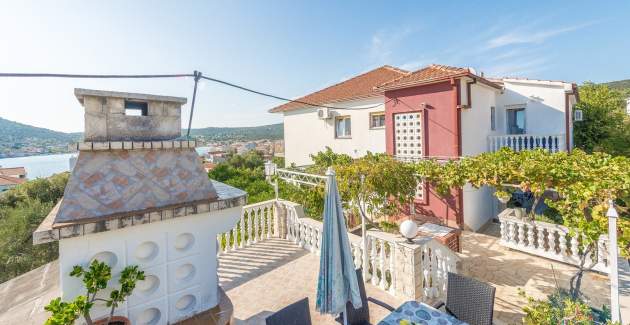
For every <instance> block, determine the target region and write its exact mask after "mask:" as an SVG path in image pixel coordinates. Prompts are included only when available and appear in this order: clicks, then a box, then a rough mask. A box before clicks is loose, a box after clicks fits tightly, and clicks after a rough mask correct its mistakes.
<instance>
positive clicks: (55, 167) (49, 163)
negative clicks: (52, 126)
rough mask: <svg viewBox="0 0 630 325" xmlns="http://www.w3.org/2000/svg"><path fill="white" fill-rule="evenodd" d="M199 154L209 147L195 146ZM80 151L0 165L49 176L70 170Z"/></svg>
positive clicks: (30, 176) (5, 160) (8, 160)
mask: <svg viewBox="0 0 630 325" xmlns="http://www.w3.org/2000/svg"><path fill="white" fill-rule="evenodd" d="M195 149H196V150H197V153H199V155H204V154H205V153H207V152H208V150H209V148H208V147H197V148H195ZM77 155H78V153H76V152H75V153H64V154H55V155H37V156H28V157H15V158H2V159H0V167H5V168H6V167H24V168H25V169H26V177H27V178H28V179H35V178H38V177H48V176H51V175H53V174H57V173H61V172H65V171H69V170H70V158H71V157H76V156H77Z"/></svg>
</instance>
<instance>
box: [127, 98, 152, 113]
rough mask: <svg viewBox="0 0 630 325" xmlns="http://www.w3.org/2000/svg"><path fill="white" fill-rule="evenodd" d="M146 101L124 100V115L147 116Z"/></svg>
mask: <svg viewBox="0 0 630 325" xmlns="http://www.w3.org/2000/svg"><path fill="white" fill-rule="evenodd" d="M148 111H149V110H148V108H147V102H138V101H131V100H126V101H125V115H130V116H147V115H149V114H148Z"/></svg>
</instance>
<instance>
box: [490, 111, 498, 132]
mask: <svg viewBox="0 0 630 325" xmlns="http://www.w3.org/2000/svg"><path fill="white" fill-rule="evenodd" d="M490 130H491V131H496V130H497V109H496V107H494V106H490Z"/></svg>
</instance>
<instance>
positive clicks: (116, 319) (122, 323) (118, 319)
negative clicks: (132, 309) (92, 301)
mask: <svg viewBox="0 0 630 325" xmlns="http://www.w3.org/2000/svg"><path fill="white" fill-rule="evenodd" d="M106 322H107V317H105V318H101V319H98V320H96V321H95V322H94V325H131V321H130V320H129V318H127V317H125V316H112V318H111V319H110V320H109V323H106Z"/></svg>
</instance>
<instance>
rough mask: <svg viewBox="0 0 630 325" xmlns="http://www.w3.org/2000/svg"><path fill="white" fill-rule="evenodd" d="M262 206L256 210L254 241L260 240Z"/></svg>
mask: <svg viewBox="0 0 630 325" xmlns="http://www.w3.org/2000/svg"><path fill="white" fill-rule="evenodd" d="M260 213H261V211H260V208H258V209H256V211H254V243H257V242H259V241H260V233H259V232H260Z"/></svg>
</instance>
